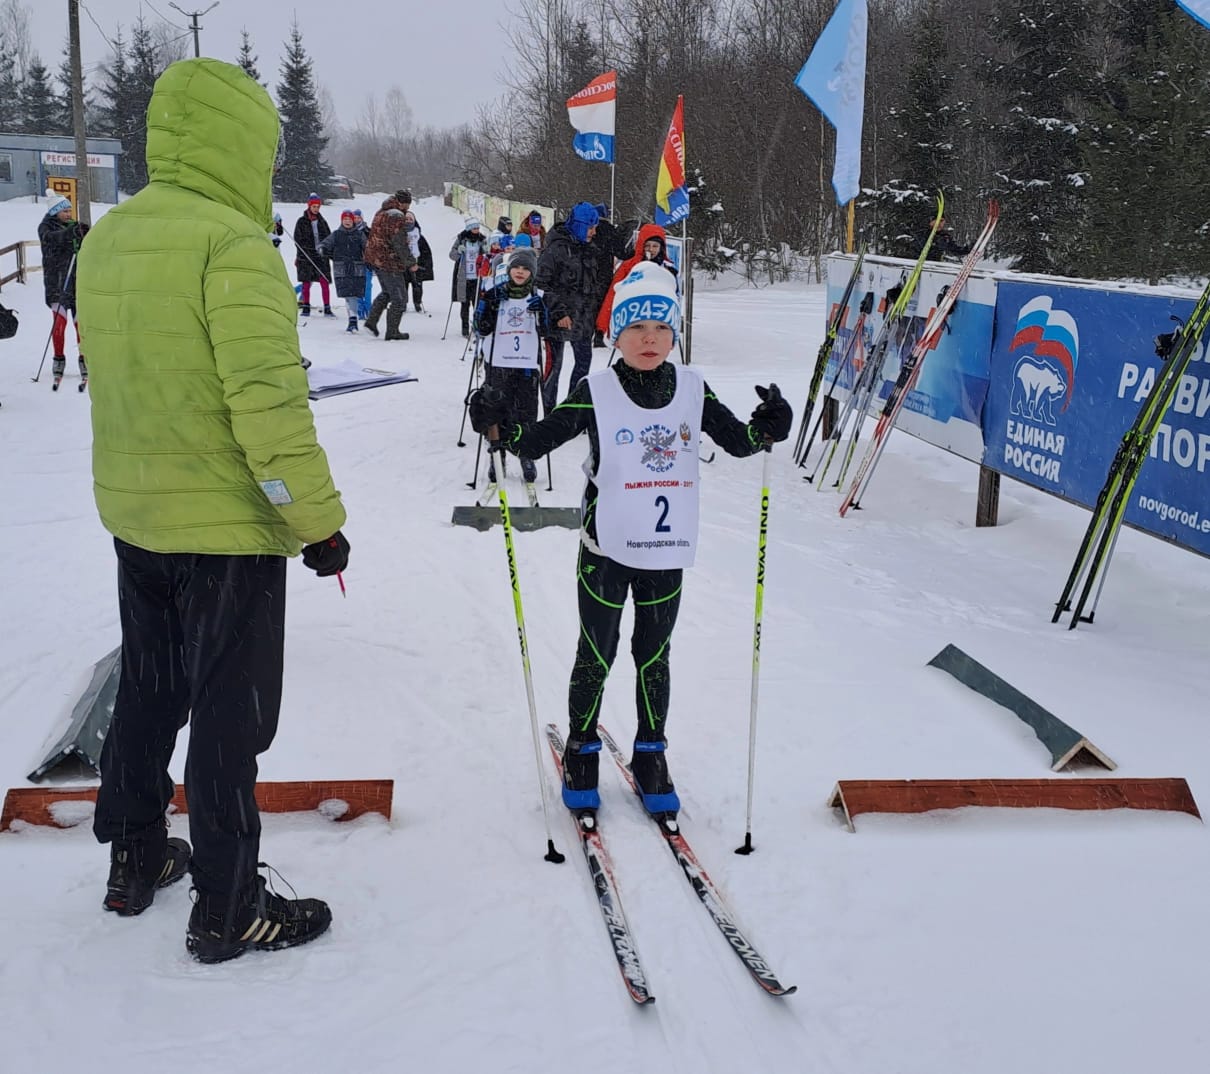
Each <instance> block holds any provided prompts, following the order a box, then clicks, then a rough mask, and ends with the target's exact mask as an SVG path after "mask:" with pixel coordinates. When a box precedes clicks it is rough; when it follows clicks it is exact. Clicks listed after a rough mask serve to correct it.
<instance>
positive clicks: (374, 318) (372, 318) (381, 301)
mask: <svg viewBox="0 0 1210 1074" xmlns="http://www.w3.org/2000/svg"><path fill="white" fill-rule="evenodd" d="M390 301H391V296H390V295H388V294H387V293H386V292H385V291H383V292H381V293H380V294H379V295H378V296H377V297H375V299H374V301H373V302H372V303H370V313H369V316H368V317H366V331H367V332H369V333H370V335H372V336H376V335H378V318H379V317H381V316H382V313H383V310H385V309H386V308H387V306H388V305H389V304H390Z"/></svg>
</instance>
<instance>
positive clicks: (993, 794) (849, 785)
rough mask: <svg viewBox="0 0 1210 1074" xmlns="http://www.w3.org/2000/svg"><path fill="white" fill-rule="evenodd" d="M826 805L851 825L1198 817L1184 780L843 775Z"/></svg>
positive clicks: (1199, 815)
mask: <svg viewBox="0 0 1210 1074" xmlns="http://www.w3.org/2000/svg"><path fill="white" fill-rule="evenodd" d="M830 804H831V805H832V806H833V807H835V808H838V809H843V810H844V813H845V816H846V818H847V820H848V822H849V827H850V828H852V827H853V821H854V818H856V817H857V816H859V815H860V814H862V813H925V812H928V811H929V810H932V809H961V808H963V807H964V806H988V807H995V808H1001V809H1004V808H1008V809H1029V808H1044V809H1162V810H1173V811H1178V812H1181V813H1190V814H1192V815H1193V816H1195V817H1198V818H1199V819H1200V818H1201V813H1200V812H1198V808H1197V803H1196V802H1195V801H1194V800H1193V793H1192V791H1190V790H1189V784H1188V783H1186V782H1185V781H1184V780H1183V779H1119V778H1112V777H1110V778H1096V779H845V780H841V781H840V782H839V783H837V784H836V789H835V790H834V791H833V792H832V798H831V800H830Z"/></svg>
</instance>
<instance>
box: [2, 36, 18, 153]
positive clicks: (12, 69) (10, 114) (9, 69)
mask: <svg viewBox="0 0 1210 1074" xmlns="http://www.w3.org/2000/svg"><path fill="white" fill-rule="evenodd" d="M21 120H22V110H21V81H20V79H18V77H17V59H16V57H15V56H14V55H13V53H12V50H11V49H10V48H9V47H8V43H7V42H6V41H5V40H4V38H3V37H0V131H16V130H19V129H20V128H21Z"/></svg>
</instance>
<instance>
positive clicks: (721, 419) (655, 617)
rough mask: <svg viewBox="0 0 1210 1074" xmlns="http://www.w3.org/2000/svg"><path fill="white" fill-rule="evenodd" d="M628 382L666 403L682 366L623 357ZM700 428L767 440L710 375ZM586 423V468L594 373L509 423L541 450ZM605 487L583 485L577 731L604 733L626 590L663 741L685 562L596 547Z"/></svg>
mask: <svg viewBox="0 0 1210 1074" xmlns="http://www.w3.org/2000/svg"><path fill="white" fill-rule="evenodd" d="M613 370H614V372H615V374H616V375H617V378H618V380H619V382H620V383H621V385H622V389H623V390H624V391H625V393H626V395H627V396H628V397H629V398H630V399H631V400H632V401H633V402H634V403H636V404H637V405H639V406H641V407H643V408H644V409H648V410H651V409H658V408H660V407H663V406H666V405H667V404H668V403H669V401H670V400H671V399H672V397H673V394H674V393H675V391H676V384H677V376H678V375H679V374H678V371H677V367H676V366H675V365H674V364H673V363H671V362H664V363H663V364H662V365H660V366H659V367H658V368H656V369H654V370H651V371H649V372H641V371H639V370H636V369H633V368H631V367H630V366H628V365H626V364H625V363H624V362H618V363H616V364H615V365H614V366H613ZM702 431H703V432H705V433H707V434H709V436H710V437H711V438H712V439H713V440H714V441H715V443H717V444H718V446H719V447H721V448H722V449H723V450H724V451H725V452H727V453H728V454H729V455H734V456H736V457H738V458H744V457H746V456H748V455H754V454H756V452H758V451H759V450H760V449H761V444H762V440H761V438H760V437H759V436H758V435H756V434H755V433H754V432H753V431H752V430H751V429H750V428H749V426H748V425H746V424H745V423H744V422H742V421H740V420H739V419H738V418H736V417H735V415H734V414H732V413H731V411H730V410H728V409H727V407H726V406H724V405H723V404H722V403H720V402H719V401H718V399H717V398H716V397H715V395H714V393H713V392H711V391H710V388H709V385H707V386H706V388H705V399H704V402H703V405H702ZM582 432H587V433H588V439H589V450H590V455H589V460H588V461H587V462H586V463H585V470H586V472H590V473H594V474H595V473H596V471H597V468H598V467H599V464H600V458H601V449H600V442H599V437H598V432H597V423H596V417H595V415H594V412H593V405H592V393H591V390H590V382H588V381H582V382H581V383H580V384H579V385H577V386H576V387H575V388H573V389H572V391H571V393H570V394H569V395H568V397H567V399H566V401H565V402H563V403H562V404H560V406H559V407H558V408H557V409H556V410H555V411H554V412H553V413H552V414H549V415H548V416H547V417H546V418H545V419H543V420H542V421H540V422H537V423H534V424H530V423H522V424H518V425H514V426H513V427H512V428H511V429H509V430H502V435H503V436H504V439H505V445H506V447H507V448H508V450H509V451H511V452H513V453H514V454H517V455H521V456H525V457H528V458H533V459H537V458H541V457H542V456H543V455H545V454H546V453H547V452H549V451H552V450H554V449H555V448H557V447H558V446H559V445H560V444H565V443H567V441H569V440H571V439H573V438H574V437H576V436H578V435H579V434H580V433H582ZM597 495H598V494H597V487H596V485H595V484H594V483H593V480H592V479H591V478H590V479H589V480H588V482H587V484H586V486H585V489H584V525H583V530H582V531H581V535H580V539H581V546H580V555H579V562H578V564H577V569H576V577H577V593H578V599H579V611H580V637H579V642H578V644H577V648H576V658H575V663H574V665H573V667H572V672H571V683H570V686H569V688H568V697H567V705H568V718H569V720H570V729H571V737H572V738H576V739H579V740H581V741H585V740H586V741H589V742H593V741H599V740H598V739H597V733H596V726H597V718H598V716H599V715H600V711H601V696H602V694H603V692H604V689H605V680H606V678H607V677H608V675H609V669H610V667H611V666H612V665H613V661H614V657H615V656H616V654H617V648H618V635H619V630H620V625H621V620H622V611H623V608H624V606H625V603H626V594H627V591H629V592H630V594H631V596H632V597H633V599H634V632H633V634H632V635H631V641H630V648H631V653H632V655H633V657H634V663H635V668H636V669H637V670H638V673H639V674H638V681H637V684H636V688H635V705H636V708H637V714H638V733H637V740H638V741H645V742H662V741H663V739H664V726H665V723H666V721H667V718H668V699H669V693H670V682H671V680H670V678H669V661H668V656H669V649H670V643H671V640H672V630H673V627H675V626H676V616H677V611H678V608H679V606H680V594H681V576H682V573H683V572H682V571H680V570H641V569H638V568H635V567H628V566H626V565H624V564H622V563H618V562H616V561H615V560H613V559H610V558H609V557H607V556H605V555H602V554H601V552H600V549H599V548H598V547H597V543H596V537H597V520H596V505H597Z"/></svg>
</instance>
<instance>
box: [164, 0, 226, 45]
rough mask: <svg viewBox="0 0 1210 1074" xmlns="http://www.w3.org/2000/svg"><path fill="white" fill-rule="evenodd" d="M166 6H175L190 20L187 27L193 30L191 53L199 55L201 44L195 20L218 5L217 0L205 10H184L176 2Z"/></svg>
mask: <svg viewBox="0 0 1210 1074" xmlns="http://www.w3.org/2000/svg"><path fill="white" fill-rule="evenodd" d="M168 6H169V7H176V9H177V11H179V12H180V13H181V14H182V15H184V16H185V18H187V19H189V20H190V26H189V29H191V30H192V31H193V55H194V56H195V57H198V56H201V54H202V46H201V44H200V42H199V41H198V36H197V32H198V31H199V30H200V29H201V27H200V26H199V25H198V22H197V20H198V19H200V18H201V17H202V16H203V15H207V14H209V13H210V12H211V11H213V10H214V9H215V8H216V7H218V0H214V3H213V4H211V5H210V6H209V7H208V8H206V10H205V11H186V10H185V9H184V8H180V7H177V6H176V4H173V3H169V5H168Z"/></svg>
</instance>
